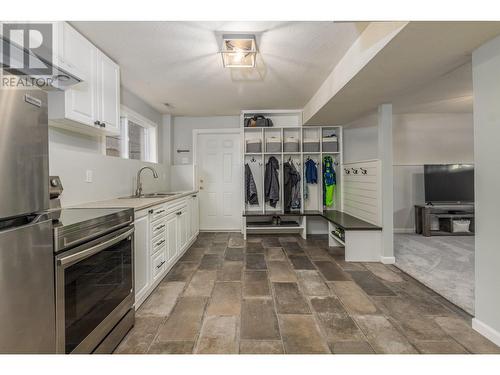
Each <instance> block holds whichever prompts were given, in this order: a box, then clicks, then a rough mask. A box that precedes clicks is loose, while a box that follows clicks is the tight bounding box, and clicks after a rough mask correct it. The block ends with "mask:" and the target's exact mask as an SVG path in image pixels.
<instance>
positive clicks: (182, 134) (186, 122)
mask: <svg viewBox="0 0 500 375" xmlns="http://www.w3.org/2000/svg"><path fill="white" fill-rule="evenodd" d="M239 126H240V117H239V116H211V117H188V116H180V117H173V119H172V128H173V138H172V139H173V142H172V164H176V165H177V164H192V163H193V130H194V129H226V128H237V127H239ZM177 150H189V152H186V153H178V152H177Z"/></svg>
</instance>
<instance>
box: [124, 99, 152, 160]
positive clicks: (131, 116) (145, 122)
mask: <svg viewBox="0 0 500 375" xmlns="http://www.w3.org/2000/svg"><path fill="white" fill-rule="evenodd" d="M129 122H133V123H134V124H136V125H138V126H140V127H142V128H144V130H145V134H144V150H141V151H143V152H144V157H145V159H146V160H140V161H143V162H149V163H158V124H156V123H154V122H153V121H151V120H149V119H147V118H146V117H144V116H142V115H140V114H139V113H137V112H135V111H133V110H132V109H130V108H128V107H126V106H124V105H121V106H120V156H121V157H122V158H123V159H129V160H133V159H130V158H129V137H128V124H129Z"/></svg>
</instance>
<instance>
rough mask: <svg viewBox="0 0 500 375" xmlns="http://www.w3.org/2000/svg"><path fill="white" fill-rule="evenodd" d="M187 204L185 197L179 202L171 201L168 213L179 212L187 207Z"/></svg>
mask: <svg viewBox="0 0 500 375" xmlns="http://www.w3.org/2000/svg"><path fill="white" fill-rule="evenodd" d="M186 206H187V202H186V200H185V199H182V200H180V201H179V202H174V203H171V204H169V205H168V206H167V213H169V214H170V213H172V212H178V211H181V210H183V209H185V208H186Z"/></svg>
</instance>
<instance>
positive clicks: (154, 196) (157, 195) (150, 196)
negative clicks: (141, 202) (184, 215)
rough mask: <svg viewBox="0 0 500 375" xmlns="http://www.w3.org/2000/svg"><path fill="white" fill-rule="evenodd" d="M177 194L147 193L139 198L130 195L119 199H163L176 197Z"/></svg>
mask: <svg viewBox="0 0 500 375" xmlns="http://www.w3.org/2000/svg"><path fill="white" fill-rule="evenodd" d="M177 194H179V193H148V194H141V195H140V196H135V195H130V196H128V197H121V198H120V199H131V198H165V197H171V196H173V195H177Z"/></svg>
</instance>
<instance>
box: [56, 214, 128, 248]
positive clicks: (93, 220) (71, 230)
mask: <svg viewBox="0 0 500 375" xmlns="http://www.w3.org/2000/svg"><path fill="white" fill-rule="evenodd" d="M52 222H53V231H54V252H56V253H57V252H60V251H63V250H68V249H70V248H72V247H74V246H76V245H79V244H82V243H85V242H88V241H90V240H93V239H95V238H97V237H99V236H102V235H105V234H107V233H110V232H112V231H114V230H117V229H119V228H122V227H124V226H127V225H130V224H132V223H133V222H134V210H133V209H131V208H63V209H59V210H55V211H53V212H52Z"/></svg>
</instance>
